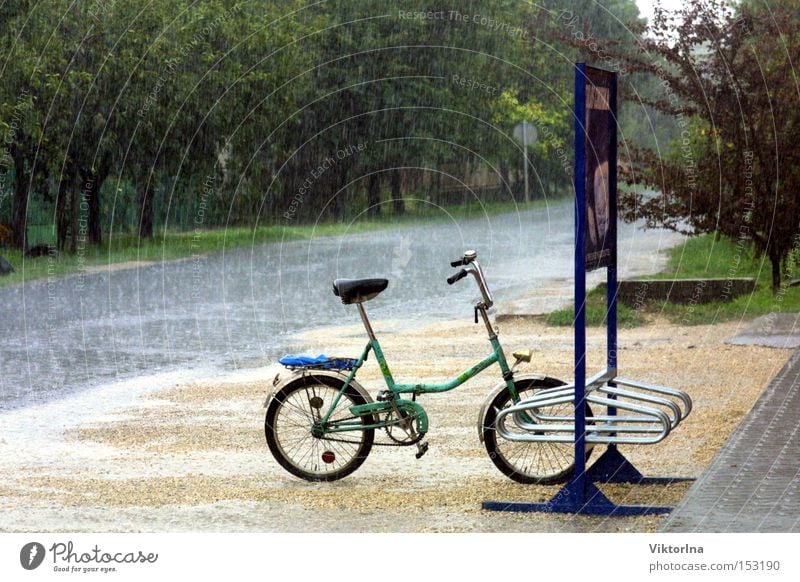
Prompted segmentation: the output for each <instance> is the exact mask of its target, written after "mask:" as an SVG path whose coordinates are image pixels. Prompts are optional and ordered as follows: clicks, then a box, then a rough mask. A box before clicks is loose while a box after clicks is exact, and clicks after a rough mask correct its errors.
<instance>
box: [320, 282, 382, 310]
mask: <svg viewBox="0 0 800 582" xmlns="http://www.w3.org/2000/svg"><path fill="white" fill-rule="evenodd" d="M388 286H389V281H388V280H386V279H336V280H335V281H334V282H333V294H334V295H336V296H337V297H341V298H342V303H344V304H345V305H350V304H351V303H362V302H364V301H369V300H370V299H374V298H375V297H377V296H378V294H379V293H380V292H381V291H383V290H384V289H386V287H388Z"/></svg>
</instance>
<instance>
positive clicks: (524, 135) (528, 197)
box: [522, 121, 531, 204]
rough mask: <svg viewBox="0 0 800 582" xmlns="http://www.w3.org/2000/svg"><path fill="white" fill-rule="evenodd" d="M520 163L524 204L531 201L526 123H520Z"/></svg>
mask: <svg viewBox="0 0 800 582" xmlns="http://www.w3.org/2000/svg"><path fill="white" fill-rule="evenodd" d="M522 158H523V160H524V162H523V163H522V167H523V172H524V174H525V204H527V203H528V202H530V201H531V194H530V190H529V189H528V122H527V121H523V122H522Z"/></svg>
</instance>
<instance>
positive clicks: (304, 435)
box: [264, 375, 375, 481]
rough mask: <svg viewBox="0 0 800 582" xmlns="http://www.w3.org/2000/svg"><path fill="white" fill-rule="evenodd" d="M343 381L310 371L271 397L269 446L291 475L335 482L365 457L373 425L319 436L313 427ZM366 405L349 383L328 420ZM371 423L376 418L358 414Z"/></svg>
mask: <svg viewBox="0 0 800 582" xmlns="http://www.w3.org/2000/svg"><path fill="white" fill-rule="evenodd" d="M343 385H344V381H343V380H340V379H338V378H331V377H329V376H313V375H308V376H305V377H302V378H298V379H297V380H296V381H294V382H291V383H289V384H287V385H286V386H284V387H283V388H281V389H280V390H279V391H278V392H277V393H276V394H275V396H274V397H273V398H272V399H271V400H270V403H269V406H268V407H267V414H266V417H265V420H264V432H265V434H266V437H267V445H268V447H269V450H270V452H271V453H272V455H273V456H274V457H275V460H276V461H278V463H279V464H280V465H281V466H282V467H283V468H284V469H286V470H287V471H289V472H290V473H291V474H293V475H295V476H297V477H300V478H301V479H306V480H307V481H335V480H337V479H341V478H343V477H346V476H347V475H349V474H350V473H352V472H353V471H355V470H356V469H358V468H359V467H360V466H361V464H362V463H363V462H364V461H365V460H366V458H367V455H369V452H370V450H371V449H372V443H373V441H374V438H375V431H374V429H371V428H365V429H362V430H358V429H356V430H352V431H346V432H337V433H333V434H328V435H322V436H315V435H314V434H313V433H312V428H313V426H314V424H315V423H316V422H318V421H319V420H320V419H321V418H322V417H323V416H324V415H325V414H326V413H327V412H328V410H329V409H330V407H331V406H332V405H333V402H334V400H335V399H336V396H337V395H338V394H339V392H340V390H341V389H342V386H343ZM354 404H366V399H365V398H364V396H363V395H362V394H361V393H360V392H359V391H358V390H356V389H355V388H354V387H353V386H348V387H347V388H346V389H345V391H344V393H343V394H342V397H341V398H340V399H339V402H338V403H337V404H336V407H335V408H334V410H333V412H332V413H331V416H330V418H329V422H333V421H337V420H345V419H351V418H352V415H351V414H350V411H349V408H350V407H351V406H353V405H354ZM357 420H358V421H359V422H360V423H361V424H362V425H365V426H366V425H368V424H372V422H373V421H372V417H371V416H369V415H367V416H362V417H359V418H358V419H357Z"/></svg>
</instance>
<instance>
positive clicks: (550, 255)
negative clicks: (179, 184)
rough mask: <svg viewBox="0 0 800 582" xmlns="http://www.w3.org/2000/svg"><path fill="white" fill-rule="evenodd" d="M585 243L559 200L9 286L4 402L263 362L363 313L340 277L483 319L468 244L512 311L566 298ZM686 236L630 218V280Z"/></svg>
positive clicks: (434, 314)
mask: <svg viewBox="0 0 800 582" xmlns="http://www.w3.org/2000/svg"><path fill="white" fill-rule="evenodd" d="M572 240H573V235H572V207H571V205H570V204H569V203H559V204H557V205H551V206H550V207H549V208H546V209H540V210H535V211H526V212H524V213H520V214H505V215H497V216H490V217H484V218H482V219H475V220H459V221H449V222H436V223H430V224H425V225H415V226H403V227H402V228H397V229H390V230H382V231H376V232H370V233H363V234H357V235H350V236H338V237H323V238H315V239H312V240H310V241H292V242H288V243H281V244H271V245H264V246H257V247H253V248H244V249H236V250H233V251H228V252H224V253H219V254H214V255H209V256H204V257H194V258H189V259H186V260H182V261H172V262H165V263H159V264H151V265H147V266H143V267H141V266H140V267H138V268H132V269H124V270H116V271H105V272H101V273H93V274H84V275H80V276H71V277H68V278H52V279H43V280H37V281H33V282H31V283H26V284H24V285H16V286H13V287H10V288H5V289H2V290H0V409H2V408H9V407H15V406H18V405H24V404H26V403H30V402H41V401H44V400H48V399H50V398H52V397H53V396H54V395H57V394H59V393H64V392H66V391H73V390H77V389H84V388H87V387H90V386H93V385H98V384H103V383H107V382H110V381H114V380H119V379H124V378H131V377H136V376H145V375H150V374H152V373H154V372H161V371H166V370H170V369H177V368H183V369H187V368H201V367H202V368H203V369H207V368H208V367H209V366H211V367H212V368H219V369H220V370H223V369H225V370H227V369H230V368H237V367H243V366H245V367H246V366H256V365H263V364H264V363H267V362H269V361H271V360H273V359H274V358H275V357H277V356H279V355H281V354H282V353H284V351H285V350H286V349H287V345H289V344H290V340H291V338H290V336H291V334H294V333H295V332H297V331H300V330H304V329H308V328H311V327H317V326H324V325H331V324H341V323H355V322H357V316H356V314H355V313H354V311H355V310H354V309H353V308H352V307H347V306H343V305H341V303H340V302H339V300H338V298H336V297H334V296H333V294H332V292H331V281H332V280H333V279H335V278H337V277H386V278H388V279H389V280H390V283H389V288H388V289H387V290H386V291H384V292H383V294H382V295H381V297H379V298H378V299H377V300H374V301H371V302H370V303H369V304H368V311H369V313H370V315H371V316H372V317H373V318H375V319H380V318H391V319H408V320H409V321H410V322H411V323H414V322H420V321H430V320H432V319H443V318H458V317H470V316H471V308H470V306H469V303H468V302H469V300H471V299H472V298H473V297H474V296H476V294H477V291H476V289H475V286H474V283H473V282H472V279H464V280H462V281H461V282H459V283H458V284H456V285H454V286H453V287H450V286H448V285H447V283H446V282H445V279H446V278H447V277H448V276H449V275H450V274H452V273H453V272H454V269H451V268H450V266H449V262H450V261H451V260H454V259H456V258H458V257H460V256H461V254H462V253H463V251H464V250H465V249H467V248H474V249H477V251H478V256H479V260H480V261H481V262H482V264H483V266H484V268H485V271H486V274H487V278H488V281H489V285H490V287H491V289H492V290H493V291H494V294H495V303H496V304H497V306H498V309H499V310H500V311H502V310H503V302H504V300H506V301H509V302H510V300H511V299H515V298H519V297H520V296H524V295H525V296H528V297H534V296H536V292H537V290H539V289H541V290H542V292H543V293H544V290H546V289H549V292H548V294H547V297H548V299H547V301H563V299H564V292H565V291H566V290H567V289H568V286H569V285H571V277H572ZM679 240H680V238H679V237H677V235H674V234H670V233H664V232H662V231H642V230H641V229H638V228H637V227H635V226H633V225H620V232H619V247H620V251H619V253H620V266H621V272H622V275H623V276H624V275H625V273H626V272H627V273H628V274H637V273H642V272H648V271H652V270H654V268H655V267H656V265H657V261H656V258H657V256H658V254H659V251H660V250H663V249H664V248H666V247H668V246H671V245H674V244H676V243H677V242H678V241H679ZM554 282H555V283H554ZM554 284H556V286H557V288H558V289H559V291H558V292H557V293H553V292H552V289H553V285H554ZM559 295H560V297H559ZM553 306H554V305H553Z"/></svg>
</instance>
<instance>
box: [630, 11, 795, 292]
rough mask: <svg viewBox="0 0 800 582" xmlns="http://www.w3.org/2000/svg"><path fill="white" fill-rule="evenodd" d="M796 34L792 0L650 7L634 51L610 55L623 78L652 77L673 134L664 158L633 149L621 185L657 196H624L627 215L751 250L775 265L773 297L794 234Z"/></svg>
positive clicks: (657, 103)
mask: <svg viewBox="0 0 800 582" xmlns="http://www.w3.org/2000/svg"><path fill="white" fill-rule="evenodd" d="M798 30H800V13H798V11H797V9H796V4H795V3H794V2H792V1H790V0H777V1H776V2H771V3H770V5H769V9H768V10H767V9H762V8H759V7H758V6H757V5H756V4H755V3H750V2H744V3H742V4H741V5H739V6H737V7H736V8H735V9H734V8H731V7H730V6H728V5H726V4H724V3H723V2H720V1H719V0H692V1H690V2H688V3H687V4H686V6H685V7H684V8H682V9H680V10H679V11H678V12H677V13H675V14H668V13H666V12H664V11H657V12H656V17H655V20H654V23H653V25H652V26H651V27H650V28H649V29H648V32H649V35H650V36H646V37H644V38H643V39H642V50H641V51H640V52H639V53H638V54H636V55H633V56H632V55H630V54H623V53H621V52H617V55H616V56H617V57H618V58H619V59H620V60H621V61H622V62H624V67H626V68H627V69H628V71H629V72H644V73H647V74H649V75H652V76H654V77H656V78H657V79H659V81H660V83H661V85H662V87H663V94H662V97H661V98H660V99H657V100H652V101H650V102H649V104H650V105H651V106H653V107H654V108H655V109H657V110H658V111H661V112H665V113H669V114H670V115H672V116H674V117H675V118H676V119H677V122H678V126H679V128H680V139H679V140H678V141H677V142H676V143H675V144H673V148H672V149H671V151H670V152H669V153H668V155H666V156H660V155H657V154H656V153H655V152H653V151H652V150H634V154H635V155H634V157H633V159H632V160H631V164H630V165H629V166H627V165H626V166H627V170H626V171H624V172H623V173H622V177H623V178H624V179H626V180H627V181H629V182H631V183H639V184H645V185H648V186H650V187H652V188H654V189H656V190H658V191H659V192H660V194H659V195H657V196H648V195H645V194H642V193H641V192H640V193H638V194H633V193H631V194H628V195H626V196H624V197H623V198H622V200H621V208H622V210H623V212H624V215H625V216H626V217H627V218H628V219H635V218H640V217H644V218H646V219H647V222H648V224H649V225H650V226H665V227H667V228H671V229H674V230H679V231H682V232H686V233H688V234H697V233H703V232H719V233H722V234H723V235H726V236H728V237H731V238H734V239H738V240H739V241H743V242H746V243H748V244H752V245H753V246H754V248H755V250H756V251H757V252H759V253H763V254H764V255H766V256H767V257H768V258H769V260H770V262H771V264H772V289H773V292H777V291H778V290H779V288H780V286H781V278H782V270H783V268H784V267H785V262H786V259H787V257H788V256H789V254H790V251H791V250H792V248H793V245H796V243H797V241H798V238H797V237H798V234H800V205H799V203H798V188H800V166H798V162H800V159H798V158H799V157H800V154H799V153H798V148H797V147H796V141H797V137H796V135H797V128H798V127H800V100H799V99H798V89H797V88H798V82H797V78H796V76H795V71H794V70H793V68H792V66H793V63H797V62H800V34H798ZM623 96H626V95H624V94H623ZM627 97H628V98H631V97H632V96H631V95H627Z"/></svg>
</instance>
